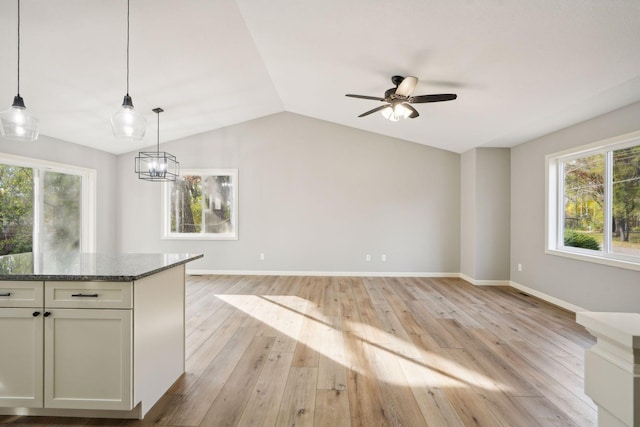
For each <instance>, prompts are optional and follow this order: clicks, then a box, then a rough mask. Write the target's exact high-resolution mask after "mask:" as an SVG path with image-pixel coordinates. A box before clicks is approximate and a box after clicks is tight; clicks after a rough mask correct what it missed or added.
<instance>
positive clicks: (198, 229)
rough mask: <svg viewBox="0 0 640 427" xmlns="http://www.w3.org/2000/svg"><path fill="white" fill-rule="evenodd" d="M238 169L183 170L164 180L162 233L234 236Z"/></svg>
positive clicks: (193, 235)
mask: <svg viewBox="0 0 640 427" xmlns="http://www.w3.org/2000/svg"><path fill="white" fill-rule="evenodd" d="M237 192H238V185H237V170H236V169H223V170H219V169H218V170H215V169H213V170H184V171H182V173H181V176H180V177H179V179H178V180H177V181H176V182H174V183H173V182H172V183H166V184H165V190H164V198H163V205H164V206H163V212H164V220H163V222H164V224H165V226H164V237H165V238H177V239H180V238H194V239H213V240H235V239H237V235H238V225H237V210H238V207H237V206H238V205H237V201H238V195H237Z"/></svg>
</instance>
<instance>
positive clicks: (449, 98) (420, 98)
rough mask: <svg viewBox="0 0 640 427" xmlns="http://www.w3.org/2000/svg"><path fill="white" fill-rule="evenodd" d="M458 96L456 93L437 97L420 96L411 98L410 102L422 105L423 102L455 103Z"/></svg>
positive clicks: (442, 94) (441, 94)
mask: <svg viewBox="0 0 640 427" xmlns="http://www.w3.org/2000/svg"><path fill="white" fill-rule="evenodd" d="M457 97H458V95H456V94H455V93H440V94H437V95H418V96H411V97H409V99H408V101H409V102H413V103H414V104H420V103H423V102H440V101H453V100H454V99H456V98H457Z"/></svg>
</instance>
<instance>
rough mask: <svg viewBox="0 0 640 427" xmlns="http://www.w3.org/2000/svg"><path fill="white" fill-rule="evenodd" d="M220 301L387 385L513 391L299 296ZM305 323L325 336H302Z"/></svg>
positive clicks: (233, 297) (232, 297) (229, 297)
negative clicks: (324, 310) (330, 313)
mask: <svg viewBox="0 0 640 427" xmlns="http://www.w3.org/2000/svg"><path fill="white" fill-rule="evenodd" d="M216 297H217V298H220V299H221V300H222V301H224V302H226V303H227V304H230V305H231V306H233V307H235V308H237V309H239V310H242V311H243V312H245V313H247V314H248V315H249V316H251V317H253V318H254V319H256V320H258V321H260V322H262V323H264V324H265V325H268V326H269V327H271V328H273V329H274V330H276V331H278V332H280V333H282V334H284V335H286V336H288V337H290V338H293V339H294V340H296V341H298V342H301V343H302V344H304V345H306V346H308V347H309V348H311V349H313V350H314V351H316V352H318V353H319V354H321V355H323V356H324V357H327V358H328V359H330V360H332V361H333V362H335V363H338V364H340V365H342V366H345V367H347V368H349V369H352V370H354V371H356V372H358V373H359V374H360V375H370V374H371V373H372V372H373V373H374V374H375V376H376V378H378V379H380V380H382V381H384V382H386V383H389V384H396V385H403V386H406V385H407V384H409V385H410V386H415V387H435V388H438V387H463V388H464V387H470V386H475V387H478V388H481V389H484V390H491V391H494V390H502V391H505V390H507V389H508V387H506V386H505V385H502V384H497V383H496V382H495V381H494V380H491V379H490V378H488V377H486V376H484V375H482V374H481V373H479V372H476V371H474V370H471V369H468V368H466V367H464V366H462V365H460V364H459V363H456V362H454V361H452V360H449V359H447V358H444V357H442V356H440V355H437V354H435V353H433V352H430V351H428V350H426V349H423V348H420V347H418V346H416V345H415V344H414V343H412V342H408V341H406V340H404V339H402V338H400V337H398V336H395V335H392V334H389V333H387V332H385V331H383V330H380V329H378V328H374V327H372V326H370V325H367V324H364V323H360V322H353V321H346V320H345V323H344V324H340V323H341V322H340V318H337V317H331V316H325V315H323V314H322V312H321V310H320V309H319V308H318V307H317V306H315V305H314V304H313V303H311V302H310V301H308V300H305V299H303V298H300V297H298V296H288V295H264V296H258V295H216ZM305 319H306V320H308V321H311V322H317V323H318V326H320V328H319V330H320V331H323V332H322V336H316V337H308V338H305V337H306V335H305V334H300V328H301V325H302V324H303V321H304V320H305ZM336 323H338V325H336ZM340 327H341V328H342V329H340ZM343 331H344V332H343ZM346 331H349V332H346ZM325 337H329V339H328V340H327V338H325ZM345 337H348V338H345ZM345 339H346V340H347V341H348V342H345ZM323 343H324V345H323ZM355 354H358V355H360V357H356V356H355ZM363 356H364V358H363Z"/></svg>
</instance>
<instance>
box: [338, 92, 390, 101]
mask: <svg viewBox="0 0 640 427" xmlns="http://www.w3.org/2000/svg"><path fill="white" fill-rule="evenodd" d="M345 96H349V97H351V98H360V99H372V100H374V101H384V98H380V97H379V96H366V95H352V94H350V93H348V94H346V95H345Z"/></svg>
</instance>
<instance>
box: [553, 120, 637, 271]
mask: <svg viewBox="0 0 640 427" xmlns="http://www.w3.org/2000/svg"><path fill="white" fill-rule="evenodd" d="M638 144H640V131H636V132H631V133H627V134H624V135H619V136H615V137H613V138H608V139H604V140H601V141H596V142H594V143H591V144H587V145H583V146H580V147H576V148H572V149H568V150H564V151H560V152H557V153H552V154H548V155H547V156H545V178H546V181H545V213H546V214H545V253H547V254H550V255H556V256H561V257H566V258H572V259H577V260H581V261H587V262H593V263H597V264H603V265H608V266H612V267H619V268H625V269H629V270H636V271H640V260H639V259H637V258H635V257H625V256H624V255H622V254H613V253H611V252H610V250H611V248H610V242H609V240H608V239H606V238H605V239H603V240H604V242H603V248H602V250H601V251H599V252H594V251H590V250H586V249H582V248H570V247H567V246H564V240H563V239H562V236H560V233H559V221H560V219H561V218H563V216H564V211H563V210H564V206H563V200H562V199H563V194H562V190H561V189H560V185H559V184H560V180H561V176H562V170H561V165H560V163H561V161H566V160H570V159H571V158H577V157H583V156H585V155H591V154H605V155H606V156H607V157H610V156H611V153H609V154H607V152H609V151H611V150H615V149H621V148H625V147H629V146H634V145H638ZM605 168H606V169H607V170H606V171H605V175H606V176H609V177H610V176H611V173H612V171H611V162H610V159H608V158H605ZM611 185H612V183H611V180H610V179H608V178H607V179H605V199H606V200H608V199H610V197H611V196H610V195H611ZM609 204H610V201H607V202H606V203H605V205H609ZM604 215H605V218H604V230H603V234H604V236H607V235H610V234H611V233H610V227H611V212H610V209H605V212H604Z"/></svg>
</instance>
